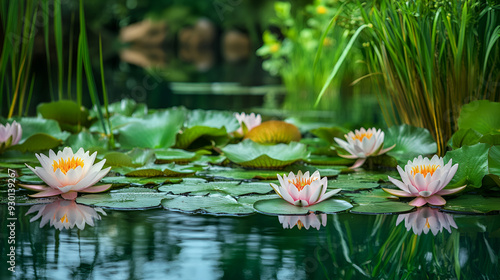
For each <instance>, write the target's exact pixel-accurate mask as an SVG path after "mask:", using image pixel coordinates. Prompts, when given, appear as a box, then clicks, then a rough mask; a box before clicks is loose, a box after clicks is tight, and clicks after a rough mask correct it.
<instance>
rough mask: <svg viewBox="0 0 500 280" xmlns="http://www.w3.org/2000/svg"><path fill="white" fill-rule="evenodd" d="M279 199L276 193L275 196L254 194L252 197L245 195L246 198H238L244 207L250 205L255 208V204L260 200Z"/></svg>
mask: <svg viewBox="0 0 500 280" xmlns="http://www.w3.org/2000/svg"><path fill="white" fill-rule="evenodd" d="M275 198H279V199H281V198H280V197H279V195H277V194H276V193H273V194H252V195H245V196H240V197H238V198H237V200H238V202H239V203H242V204H244V205H248V206H250V207H252V208H253V204H254V203H255V202H257V201H259V200H268V199H275Z"/></svg>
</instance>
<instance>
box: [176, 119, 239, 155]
mask: <svg viewBox="0 0 500 280" xmlns="http://www.w3.org/2000/svg"><path fill="white" fill-rule="evenodd" d="M239 126H240V125H239V123H238V121H237V120H236V117H234V115H233V113H231V112H221V111H206V110H192V111H191V112H190V113H189V115H188V117H187V120H186V123H185V125H184V127H185V128H184V129H183V131H182V133H180V134H179V135H177V141H176V144H175V147H177V148H180V149H187V148H188V147H190V146H191V145H192V144H194V142H195V141H196V142H198V143H197V145H195V146H196V147H194V148H198V147H202V146H203V145H209V146H210V145H211V141H215V142H216V143H217V144H222V143H225V142H227V141H228V136H227V135H228V132H233V131H235V130H237V129H238V128H239ZM197 140H198V141H197ZM200 142H201V143H200Z"/></svg>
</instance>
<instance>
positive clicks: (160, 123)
mask: <svg viewBox="0 0 500 280" xmlns="http://www.w3.org/2000/svg"><path fill="white" fill-rule="evenodd" d="M184 119H185V111H184V110H182V109H178V108H172V109H167V110H162V111H157V112H155V113H152V114H149V115H147V116H144V117H142V118H135V119H131V121H130V122H129V123H127V124H126V125H123V126H122V127H120V128H119V129H118V131H119V137H118V140H119V143H120V144H121V146H122V147H124V148H127V147H128V148H133V147H139V148H153V149H158V148H169V147H172V146H173V145H174V144H175V137H176V135H177V133H178V132H179V130H180V128H181V127H182V123H183V122H184Z"/></svg>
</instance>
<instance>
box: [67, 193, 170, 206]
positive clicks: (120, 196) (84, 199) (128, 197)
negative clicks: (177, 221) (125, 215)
mask: <svg viewBox="0 0 500 280" xmlns="http://www.w3.org/2000/svg"><path fill="white" fill-rule="evenodd" d="M165 197H166V194H165V193H159V192H156V191H154V190H151V189H145V188H138V187H132V188H126V189H120V190H116V191H111V192H109V193H104V194H87V195H83V196H80V197H77V198H76V202H78V203H80V204H85V205H91V206H99V207H103V208H109V209H115V210H135V209H148V208H156V207H159V206H160V203H161V200H162V199H164V198H165Z"/></svg>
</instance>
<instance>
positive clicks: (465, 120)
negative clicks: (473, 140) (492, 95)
mask: <svg viewBox="0 0 500 280" xmlns="http://www.w3.org/2000/svg"><path fill="white" fill-rule="evenodd" d="M498 112H500V103H499V102H490V101H488V100H476V101H472V102H470V103H468V104H465V105H464V106H462V109H461V110H460V116H459V117H458V121H457V122H458V127H459V128H460V129H468V128H472V129H475V130H477V131H478V132H479V133H481V134H483V135H484V134H488V133H499V132H500V118H499V117H498Z"/></svg>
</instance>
